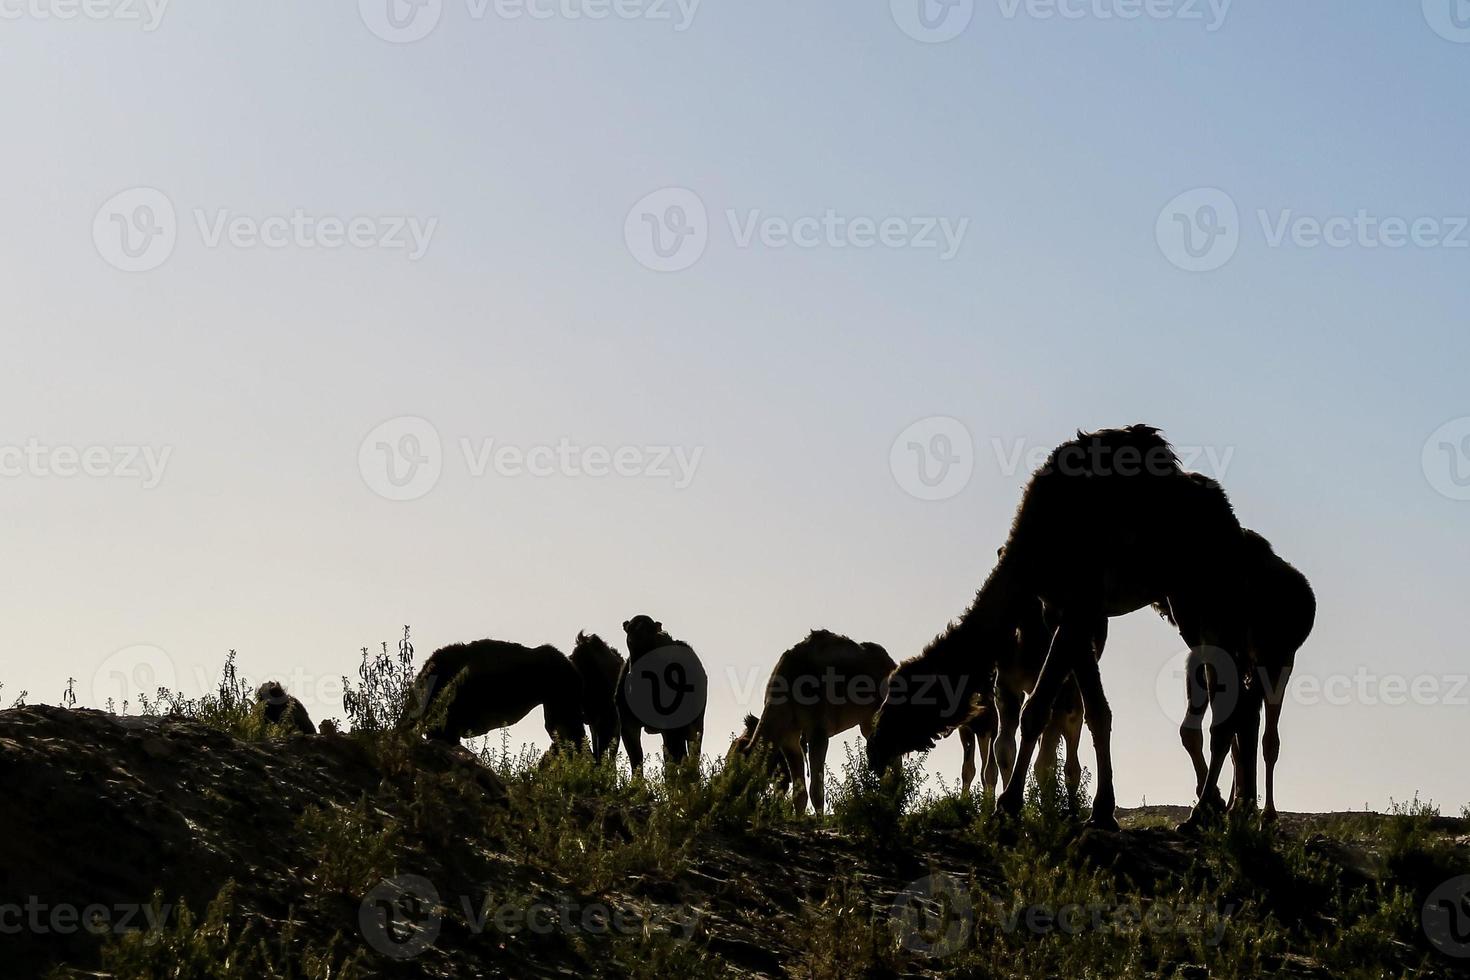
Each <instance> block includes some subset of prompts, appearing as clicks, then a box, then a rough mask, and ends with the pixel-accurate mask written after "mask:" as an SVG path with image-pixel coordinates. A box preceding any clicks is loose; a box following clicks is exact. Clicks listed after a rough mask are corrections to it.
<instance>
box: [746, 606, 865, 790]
mask: <svg viewBox="0 0 1470 980" xmlns="http://www.w3.org/2000/svg"><path fill="white" fill-rule="evenodd" d="M893 668H894V663H893V658H892V657H890V656H889V655H888V652H887V651H886V650H884V649H883V648H882V647H880V646H879V645H878V644H876V643H858V642H856V641H854V640H850V639H848V638H847V637H845V636H839V635H838V634H836V633H829V632H827V631H826V630H812V632H811V633H809V634H808V635H807V637H806V639H804V640H802V641H801V642H800V643H798V644H796V646H794V647H792V648H791V649H790V650H787V651H786V652H785V653H783V654H781V658H780V659H779V660H777V661H776V666H775V668H774V669H773V670H772V671H771V679H770V680H769V681H767V682H766V699H765V707H764V709H763V710H762V711H761V716H760V719H759V722H758V724H757V725H756V726H755V727H754V728H751V727H750V719H747V721H746V727H747V732H748V737H747V738H745V739H744V745H743V750H744V751H747V752H748V751H749V750H750V749H751V748H752V747H754V746H755V745H756V744H757V743H759V742H760V741H761V740H765V741H767V742H770V743H771V744H772V745H773V746H775V748H776V750H777V752H779V753H780V757H781V759H782V760H783V761H784V762H785V763H786V771H787V772H788V773H789V774H790V777H791V783H792V786H793V788H794V792H793V802H794V803H795V805H796V809H797V812H799V813H805V812H806V806H807V801H808V796H810V800H811V804H812V807H813V808H814V809H815V810H816V812H817V813H818V814H821V813H824V812H825V811H826V806H827V791H826V769H827V744H828V740H829V739H831V738H832V736H834V735H838V734H841V733H842V732H845V731H847V730H848V729H850V728H854V727H856V728H857V729H859V730H860V731H861V732H862V733H863V735H864V736H867V735H868V733H869V732H870V731H871V730H872V720H873V714H874V712H876V711H877V710H878V700H879V693H880V691H881V689H882V685H883V682H884V681H885V680H886V679H887V677H888V675H889V674H890V673H891V672H892V671H893ZM740 742H741V740H738V739H737V745H739V744H740ZM803 747H805V749H806V751H805V752H803V751H802V749H803ZM808 758H809V759H810V762H811V792H810V794H808V792H807V773H806V768H805V762H806V761H807V759H808Z"/></svg>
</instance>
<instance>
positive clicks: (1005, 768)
mask: <svg viewBox="0 0 1470 980" xmlns="http://www.w3.org/2000/svg"><path fill="white" fill-rule="evenodd" d="M1021 701H1022V699H1021V697H1020V696H1019V695H1018V694H1017V693H1016V692H1012V691H1009V690H997V691H996V692H995V710H996V714H997V715H998V716H999V721H1000V731H999V732H997V733H996V736H995V763H996V769H998V770H999V772H1000V780H1001V785H1002V786H1003V787H1004V786H1009V785H1010V784H1011V776H1012V775H1013V774H1014V772H1015V769H1016V732H1017V731H1018V730H1019V729H1020V727H1021Z"/></svg>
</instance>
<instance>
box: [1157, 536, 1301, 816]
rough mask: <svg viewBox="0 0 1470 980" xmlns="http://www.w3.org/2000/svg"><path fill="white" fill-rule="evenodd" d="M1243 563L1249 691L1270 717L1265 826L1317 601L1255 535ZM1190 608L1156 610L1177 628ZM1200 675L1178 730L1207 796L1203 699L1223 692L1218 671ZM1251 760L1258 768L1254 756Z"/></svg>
mask: <svg viewBox="0 0 1470 980" xmlns="http://www.w3.org/2000/svg"><path fill="white" fill-rule="evenodd" d="M1241 561H1242V571H1243V583H1244V586H1243V587H1244V590H1245V598H1244V610H1245V625H1246V637H1245V642H1246V652H1247V663H1248V664H1249V667H1250V672H1249V678H1250V679H1249V682H1248V685H1250V686H1255V687H1256V688H1257V689H1258V693H1256V694H1255V695H1253V698H1258V699H1259V700H1261V701H1262V702H1263V703H1264V705H1265V713H1266V724H1265V734H1264V735H1263V736H1262V738H1261V751H1262V756H1263V757H1264V759H1265V762H1266V806H1265V809H1264V810H1262V811H1261V820H1262V822H1264V823H1270V822H1272V821H1274V820H1275V819H1276V760H1277V759H1278V758H1279V757H1280V755H1281V707H1282V703H1283V702H1284V700H1285V698H1286V685H1287V682H1288V681H1289V680H1290V679H1291V671H1292V668H1293V667H1294V666H1295V664H1296V653H1297V651H1298V650H1299V649H1301V646H1302V644H1304V643H1305V642H1306V641H1307V637H1308V636H1309V635H1311V632H1312V626H1313V625H1314V623H1315V622H1316V618H1317V598H1316V596H1315V595H1314V594H1313V593H1312V585H1311V583H1310V582H1308V581H1307V577H1306V576H1305V575H1303V574H1302V573H1301V572H1299V571H1297V569H1296V568H1294V567H1293V566H1292V565H1291V563H1290V562H1288V561H1287V560H1286V559H1284V558H1282V557H1281V556H1279V555H1277V554H1276V552H1275V550H1274V549H1273V548H1272V547H1271V542H1269V541H1267V540H1266V539H1265V538H1263V537H1262V536H1261V535H1259V534H1257V533H1256V532H1255V531H1251V530H1248V529H1247V530H1246V531H1245V532H1244V555H1243V557H1242V560H1241ZM1186 604H1187V603H1186V602H1185V601H1184V600H1183V599H1181V598H1175V599H1173V600H1171V601H1169V602H1159V603H1155V605H1154V608H1155V609H1156V610H1158V612H1159V615H1161V616H1163V617H1164V618H1165V619H1166V620H1168V621H1169V622H1170V623H1174V625H1176V626H1178V623H1177V622H1175V619H1174V615H1173V613H1174V611H1177V610H1178V609H1179V607H1180V606H1181V605H1186ZM1181 632H1183V631H1182V630H1181ZM1184 639H1185V642H1186V643H1188V644H1189V645H1190V646H1191V647H1192V648H1193V647H1195V646H1196V645H1197V644H1196V641H1195V639H1194V638H1191V637H1190V636H1187V635H1186V636H1185V638H1184ZM1201 669H1203V670H1204V671H1205V674H1206V678H1205V679H1204V683H1203V684H1201V683H1200V682H1199V680H1198V679H1195V680H1194V681H1193V682H1192V683H1188V682H1187V683H1186V687H1187V688H1188V704H1189V707H1188V711H1187V713H1186V715H1185V718H1184V721H1183V723H1182V724H1180V726H1179V738H1180V741H1181V742H1183V743H1184V749H1185V751H1187V752H1188V753H1189V758H1190V761H1191V762H1192V763H1193V764H1194V773H1195V793H1196V795H1199V794H1203V792H1204V789H1205V785H1204V784H1205V777H1206V775H1207V774H1208V770H1207V768H1206V766H1205V756H1204V731H1203V721H1204V714H1205V708H1206V707H1207V706H1208V701H1207V700H1206V699H1205V698H1204V697H1202V696H1200V694H1201V692H1202V691H1207V690H1214V689H1216V688H1218V687H1219V686H1220V679H1219V678H1218V677H1217V676H1215V675H1216V673H1217V671H1216V668H1215V666H1214V665H1210V664H1204V665H1201ZM1247 738H1249V739H1252V740H1253V739H1254V735H1253V734H1250V733H1246V732H1242V734H1241V737H1240V739H1238V740H1237V744H1236V745H1235V747H1234V750H1235V752H1236V755H1237V778H1236V784H1235V787H1234V789H1233V790H1232V794H1231V795H1232V797H1236V798H1238V797H1239V796H1240V795H1241V792H1242V789H1241V783H1240V779H1239V766H1240V765H1244V764H1245V763H1244V754H1242V753H1241V748H1242V745H1241V744H1240V742H1241V741H1242V740H1244V739H1247ZM1251 759H1252V761H1251V763H1250V764H1251V765H1252V766H1253V765H1254V764H1255V763H1254V756H1253V755H1252V756H1251ZM1232 802H1234V800H1232ZM1253 803H1254V799H1247V800H1245V801H1244V805H1247V806H1249V805H1251V804H1253Z"/></svg>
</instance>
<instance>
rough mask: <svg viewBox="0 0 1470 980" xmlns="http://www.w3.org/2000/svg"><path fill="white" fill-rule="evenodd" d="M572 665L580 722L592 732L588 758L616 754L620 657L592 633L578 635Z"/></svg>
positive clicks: (621, 665) (620, 672)
mask: <svg viewBox="0 0 1470 980" xmlns="http://www.w3.org/2000/svg"><path fill="white" fill-rule="evenodd" d="M572 666H574V667H576V668H577V673H578V674H579V675H580V676H581V678H582V719H583V720H584V721H585V722H586V723H587V728H588V730H589V731H590V732H591V733H592V755H593V757H594V758H596V759H598V760H601V759H602V757H603V754H604V753H606V754H607V757H608V759H609V760H612V759H614V758H616V757H617V754H618V680H619V678H621V677H622V674H623V657H622V655H621V654H620V653H618V652H617V651H616V650H614V649H613V648H612V647H610V646H608V645H607V643H606V642H605V641H604V640H603V639H602V637H600V636H598V635H597V634H596V633H592V634H588V633H578V634H577V643H576V646H574V647H573V648H572Z"/></svg>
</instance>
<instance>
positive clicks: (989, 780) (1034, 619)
mask: <svg viewBox="0 0 1470 980" xmlns="http://www.w3.org/2000/svg"><path fill="white" fill-rule="evenodd" d="M1013 615H1014V632H1013V635H1011V636H1005V635H1004V634H1002V637H1001V646H1000V648H999V649H998V650H997V651H996V654H995V667H994V692H993V695H992V693H991V691H990V690H988V689H982V691H981V692H980V694H979V701H980V707H979V709H978V713H977V714H976V715H974V716H973V717H971V718H970V719H968V720H966V721H963V722H961V723H959V725H958V726H957V727H956V728H955V734H956V735H958V736H959V739H960V746H961V748H962V749H963V751H964V763H963V767H962V769H961V771H960V787H961V791H962V792H966V793H967V792H969V790H970V784H971V782H972V781H973V780H974V778H975V772H976V769H975V749H976V746H977V744H978V746H979V749H980V755H981V763H982V766H983V769H982V773H981V778H982V780H983V783H982V785H983V786H984V788H985V790H986V791H987V792H990V791H994V789H995V787H996V784H997V782H999V783H1000V785H1001V786H1007V785H1009V784H1010V781H1011V775H1012V768H1013V766H1014V765H1015V759H1016V732H1017V730H1018V729H1019V728H1020V724H1021V707H1022V705H1023V703H1024V702H1025V700H1026V696H1027V695H1028V694H1030V693H1031V691H1032V690H1033V689H1034V688H1035V687H1036V680H1037V678H1038V677H1039V676H1040V675H1041V665H1042V663H1043V661H1045V659H1046V654H1047V651H1048V649H1050V647H1051V637H1052V633H1053V630H1052V629H1051V628H1050V627H1048V626H1047V624H1046V622H1045V618H1044V611H1043V607H1042V604H1041V602H1040V600H1036V599H1032V600H1029V601H1022V602H1020V603H1018V604H1017V609H1016V610H1015V611H1013ZM969 639H970V638H969V637H968V636H967V635H966V632H965V631H964V630H963V629H961V628H960V625H959V624H951V625H950V627H949V629H948V630H946V631H945V632H944V633H942V634H940V635H939V636H938V637H936V638H935V640H934V642H933V643H931V644H930V645H929V647H928V651H933V650H934V649H935V648H937V647H941V646H945V645H948V644H952V643H964V642H968V641H969ZM1096 652H1097V654H1098V655H1101V653H1102V650H1101V647H1099V648H1098V649H1097V651H1096ZM982 687H983V688H988V687H989V685H984V684H983V682H982ZM1081 738H1082V697H1081V694H1080V693H1079V691H1078V689H1077V682H1076V681H1075V680H1073V679H1072V678H1071V677H1070V676H1069V677H1068V678H1067V680H1066V681H1065V682H1064V683H1063V685H1062V689H1061V690H1060V691H1059V692H1058V693H1057V699H1056V701H1055V702H1054V703H1053V705H1052V712H1051V717H1050V718H1049V719H1048V720H1047V723H1046V728H1045V729H1044V730H1043V731H1042V735H1041V741H1040V745H1039V754H1038V756H1037V761H1036V768H1037V779H1038V780H1039V781H1041V782H1044V783H1045V782H1049V781H1051V780H1052V779H1054V778H1055V775H1054V774H1055V766H1056V758H1057V748H1058V746H1059V745H1060V744H1062V742H1063V741H1065V744H1066V751H1067V756H1066V770H1065V774H1066V780H1067V788H1068V790H1069V791H1070V795H1071V797H1073V798H1075V796H1076V794H1077V790H1078V787H1079V786H1080V785H1081V783H1082V765H1081V762H1080V760H1079V758H1078V754H1077V750H1078V746H1079V743H1080V741H1081Z"/></svg>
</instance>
